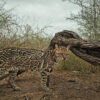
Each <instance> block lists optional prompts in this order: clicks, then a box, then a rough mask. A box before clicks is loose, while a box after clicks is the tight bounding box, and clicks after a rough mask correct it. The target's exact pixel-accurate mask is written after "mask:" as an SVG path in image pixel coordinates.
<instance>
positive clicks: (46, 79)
mask: <svg viewBox="0 0 100 100" xmlns="http://www.w3.org/2000/svg"><path fill="white" fill-rule="evenodd" d="M49 83H50V72H46V71H42V72H41V86H42V88H43V90H45V91H49V90H50V89H49Z"/></svg>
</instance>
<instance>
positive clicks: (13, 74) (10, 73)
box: [8, 69, 20, 91]
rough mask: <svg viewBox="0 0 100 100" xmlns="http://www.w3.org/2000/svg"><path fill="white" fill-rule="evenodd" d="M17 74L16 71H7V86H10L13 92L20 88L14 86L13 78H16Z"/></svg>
mask: <svg viewBox="0 0 100 100" xmlns="http://www.w3.org/2000/svg"><path fill="white" fill-rule="evenodd" d="M17 72H18V70H17V69H16V70H11V71H9V80H8V83H9V85H10V86H11V88H12V89H13V90H14V91H19V90H20V88H19V87H17V86H16V84H15V78H16V76H17Z"/></svg>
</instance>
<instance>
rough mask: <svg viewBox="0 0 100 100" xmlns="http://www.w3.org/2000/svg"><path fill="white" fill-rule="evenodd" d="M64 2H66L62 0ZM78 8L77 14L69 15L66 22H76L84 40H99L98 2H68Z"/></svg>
mask: <svg viewBox="0 0 100 100" xmlns="http://www.w3.org/2000/svg"><path fill="white" fill-rule="evenodd" d="M64 1H66V0H64ZM69 1H70V2H72V3H73V4H75V5H78V6H79V7H80V11H79V12H78V14H71V16H70V18H67V20H72V21H76V22H77V23H78V25H79V32H80V33H81V34H82V36H83V37H84V38H85V39H89V40H99V39H100V0H69Z"/></svg>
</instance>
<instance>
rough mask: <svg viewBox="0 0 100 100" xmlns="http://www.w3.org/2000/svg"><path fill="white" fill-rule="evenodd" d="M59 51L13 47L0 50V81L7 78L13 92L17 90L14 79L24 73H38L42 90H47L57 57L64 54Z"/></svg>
mask: <svg viewBox="0 0 100 100" xmlns="http://www.w3.org/2000/svg"><path fill="white" fill-rule="evenodd" d="M63 50H64V48H63ZM61 51H62V50H61V48H60V49H59V50H58V48H57V49H51V48H48V49H47V50H45V51H41V50H36V49H25V48H14V47H13V48H5V49H0V80H2V79H4V78H5V77H9V80H8V83H9V84H10V86H11V87H12V88H13V89H14V90H19V87H17V86H16V85H15V77H16V76H17V75H18V74H20V73H22V72H24V71H28V70H31V71H38V72H40V74H41V86H42V88H43V89H44V90H49V88H48V87H49V80H50V73H51V72H52V70H53V65H54V63H55V62H57V58H58V55H60V56H61V54H63V53H64V52H63V53H62V52H61ZM57 54H58V55H57ZM62 57H63V56H62Z"/></svg>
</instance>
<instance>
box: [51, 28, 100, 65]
mask: <svg viewBox="0 0 100 100" xmlns="http://www.w3.org/2000/svg"><path fill="white" fill-rule="evenodd" d="M55 44H58V45H59V46H65V47H67V46H68V45H70V46H71V48H70V50H71V51H72V52H73V53H74V54H75V55H76V56H78V57H80V58H81V59H83V60H85V61H87V62H89V63H91V64H94V65H100V41H85V40H83V39H82V38H80V37H79V36H78V35H77V34H76V33H75V32H72V31H68V30H65V31H62V32H58V33H56V35H55V36H54V38H53V39H52V40H51V43H50V47H52V48H54V46H55Z"/></svg>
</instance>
